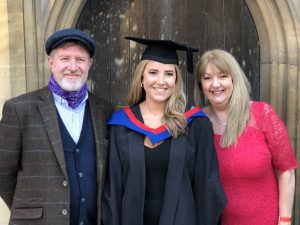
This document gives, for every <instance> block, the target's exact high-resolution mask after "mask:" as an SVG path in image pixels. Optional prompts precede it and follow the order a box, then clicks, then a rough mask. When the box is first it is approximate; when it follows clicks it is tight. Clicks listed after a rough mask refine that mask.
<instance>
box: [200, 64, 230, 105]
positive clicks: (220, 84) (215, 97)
mask: <svg viewBox="0 0 300 225" xmlns="http://www.w3.org/2000/svg"><path fill="white" fill-rule="evenodd" d="M201 87H202V90H203V93H204V95H205V96H206V98H207V99H208V101H209V102H210V104H211V105H212V106H213V107H214V108H216V109H226V107H227V106H228V103H229V100H230V97H231V95H232V92H233V82H232V77H231V76H230V75H229V74H225V73H222V72H221V71H220V70H218V69H217V68H216V67H215V66H214V65H212V64H210V63H209V64H208V65H207V67H206V70H205V73H204V75H203V76H202V79H201Z"/></svg>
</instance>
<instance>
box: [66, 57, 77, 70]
mask: <svg viewBox="0 0 300 225" xmlns="http://www.w3.org/2000/svg"><path fill="white" fill-rule="evenodd" d="M77 68H78V65H77V62H76V60H74V59H72V60H70V61H69V63H68V69H69V70H70V71H76V70H77Z"/></svg>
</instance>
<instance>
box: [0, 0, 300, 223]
mask: <svg viewBox="0 0 300 225" xmlns="http://www.w3.org/2000/svg"><path fill="white" fill-rule="evenodd" d="M245 2H246V4H247V6H248V8H249V9H250V12H251V14H252V16H253V19H254V22H255V25H256V28H257V32H258V36H259V41H260V47H261V49H260V51H261V52H260V53H261V59H260V77H261V82H260V84H261V87H260V93H261V100H262V101H266V102H269V103H270V104H271V105H272V106H273V107H274V108H275V109H276V110H277V112H278V114H279V115H280V116H281V118H282V119H283V121H284V122H285V123H286V125H287V128H288V131H289V135H290V137H291V141H292V145H293V148H294V149H295V153H296V156H297V159H298V161H300V56H299V54H300V1H299V0H263V1H262V0H245ZM85 3H86V0H66V1H64V0H38V1H35V0H33V1H25V0H16V1H6V0H0V12H1V13H2V16H3V17H2V19H1V20H0V23H1V27H6V29H3V30H2V31H1V37H4V39H5V37H8V42H7V43H5V41H4V42H3V43H2V44H1V58H3V57H8V59H9V60H7V61H2V63H1V65H2V68H1V69H0V73H3V75H5V76H3V77H4V83H3V84H4V85H5V87H4V88H1V89H0V94H1V95H0V96H5V97H6V98H10V97H14V96H17V95H19V94H22V93H25V92H29V91H33V90H36V89H38V88H41V87H43V86H44V85H46V84H47V82H48V78H49V71H48V67H47V56H46V54H45V52H44V42H45V40H46V39H47V37H48V36H49V35H50V34H51V33H53V32H54V31H56V30H59V29H62V28H66V27H75V25H76V22H77V20H78V17H79V16H80V13H81V11H82V9H83V7H84V5H85ZM5 7H7V11H6V10H5ZM3 9H4V10H3ZM5 16H7V18H8V19H7V21H6V20H4V19H3V18H6V17H5ZM5 23H7V24H5ZM2 25H4V26H2ZM5 32H7V33H5ZM2 50H3V51H2ZM3 54H6V56H3ZM3 68H4V69H3ZM5 68H6V69H5ZM4 101H5V99H3V98H1V99H0V107H1V108H2V104H3V102H4ZM297 187H300V174H299V171H298V173H297ZM295 206H296V209H295V218H296V220H295V221H294V223H295V224H299V218H300V210H299V209H300V192H299V191H298V192H297V193H296V203H295Z"/></svg>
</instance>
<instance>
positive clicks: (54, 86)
mask: <svg viewBox="0 0 300 225" xmlns="http://www.w3.org/2000/svg"><path fill="white" fill-rule="evenodd" d="M48 88H49V89H50V91H51V92H52V93H54V94H57V95H58V96H60V97H61V98H63V99H65V100H66V101H67V102H68V106H69V107H71V108H72V109H76V108H77V106H79V105H80V103H81V102H82V101H83V99H84V97H85V95H86V92H87V85H86V84H84V85H83V86H82V88H81V89H80V90H79V91H65V90H63V89H62V88H61V87H60V86H59V85H58V83H57V82H56V80H55V79H54V77H53V74H51V76H50V80H49V83H48Z"/></svg>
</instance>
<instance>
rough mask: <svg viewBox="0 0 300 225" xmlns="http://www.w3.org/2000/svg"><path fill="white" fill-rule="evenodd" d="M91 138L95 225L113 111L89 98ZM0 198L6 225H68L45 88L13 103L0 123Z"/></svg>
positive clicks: (60, 157) (57, 140)
mask: <svg viewBox="0 0 300 225" xmlns="http://www.w3.org/2000/svg"><path fill="white" fill-rule="evenodd" d="M88 100H89V101H88V102H89V106H90V111H91V117H92V123H93V130H94V134H95V144H96V155H97V182H98V196H97V198H98V199H97V200H98V203H97V204H98V209H97V217H98V225H100V217H101V212H100V209H101V205H100V204H101V193H102V189H103V183H104V174H105V168H106V155H107V145H108V133H109V132H108V131H107V129H106V121H107V119H108V118H109V117H110V115H111V113H112V107H111V106H110V105H109V104H107V103H106V102H105V101H103V100H100V99H97V98H96V97H95V96H94V95H93V94H91V93H89V99H88ZM0 196H1V197H2V199H3V200H4V201H5V203H6V204H7V205H8V207H9V208H10V210H11V217H10V222H9V224H17V225H25V224H28V225H35V224H39V225H41V224H42V225H53V224H55V225H69V221H70V218H69V209H70V204H69V203H70V189H69V183H68V176H67V170H66V163H65V158H64V151H63V145H62V141H61V135H60V129H59V124H58V118H57V112H56V108H55V103H54V100H53V95H52V93H51V92H50V91H49V89H48V88H47V87H45V88H42V89H40V90H37V91H34V92H31V93H28V94H25V95H22V96H19V97H16V98H13V99H11V100H9V101H7V102H6V103H5V104H4V107H3V113H2V119H1V122H0Z"/></svg>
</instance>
